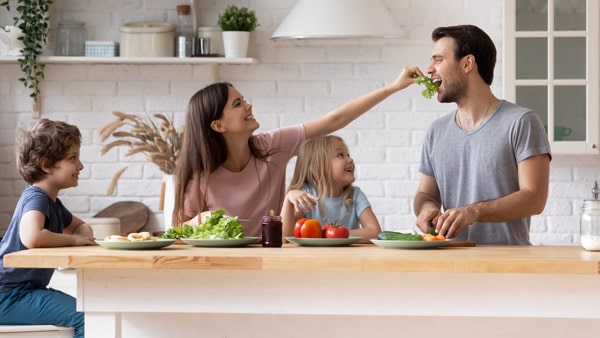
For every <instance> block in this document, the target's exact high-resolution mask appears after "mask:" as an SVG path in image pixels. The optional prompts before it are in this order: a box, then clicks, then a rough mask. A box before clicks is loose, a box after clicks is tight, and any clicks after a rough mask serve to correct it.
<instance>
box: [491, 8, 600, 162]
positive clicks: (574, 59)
mask: <svg viewBox="0 0 600 338" xmlns="http://www.w3.org/2000/svg"><path fill="white" fill-rule="evenodd" d="M504 11H505V12H504V56H503V60H504V94H505V97H506V99H507V100H510V101H513V102H516V103H517V104H519V105H521V106H525V107H529V108H532V109H534V110H535V111H536V112H537V113H538V114H539V115H540V117H541V119H542V121H543V122H544V125H545V126H546V128H547V131H548V137H549V139H550V142H551V146H552V151H553V153H555V154H600V149H599V145H600V143H599V137H600V135H599V129H600V118H599V115H600V113H599V111H598V109H599V103H598V102H599V83H598V81H599V74H598V73H599V66H598V64H599V62H600V59H599V52H598V45H599V32H598V27H599V26H598V19H599V2H598V1H597V0H504Z"/></svg>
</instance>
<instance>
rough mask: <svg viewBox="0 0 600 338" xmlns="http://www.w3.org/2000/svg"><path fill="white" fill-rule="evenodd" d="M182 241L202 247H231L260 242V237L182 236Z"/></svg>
mask: <svg viewBox="0 0 600 338" xmlns="http://www.w3.org/2000/svg"><path fill="white" fill-rule="evenodd" d="M181 240H182V241H184V242H185V243H187V244H189V245H193V246H201V247H216V248H219V247H231V246H246V245H248V244H252V243H256V242H258V237H244V238H240V239H194V238H182V239H181Z"/></svg>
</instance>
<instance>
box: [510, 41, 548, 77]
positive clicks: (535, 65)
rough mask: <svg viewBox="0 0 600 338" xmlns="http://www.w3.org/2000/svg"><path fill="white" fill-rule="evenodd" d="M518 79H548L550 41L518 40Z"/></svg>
mask: <svg viewBox="0 0 600 338" xmlns="http://www.w3.org/2000/svg"><path fill="white" fill-rule="evenodd" d="M516 40H517V41H516V48H517V74H516V76H517V79H546V78H547V74H548V40H547V39H546V38H517V39H516Z"/></svg>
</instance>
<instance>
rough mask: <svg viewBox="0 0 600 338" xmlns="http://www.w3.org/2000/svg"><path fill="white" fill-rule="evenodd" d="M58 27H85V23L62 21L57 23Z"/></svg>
mask: <svg viewBox="0 0 600 338" xmlns="http://www.w3.org/2000/svg"><path fill="white" fill-rule="evenodd" d="M58 26H59V27H62V26H82V27H83V26H85V23H84V22H83V21H77V20H62V21H59V22H58Z"/></svg>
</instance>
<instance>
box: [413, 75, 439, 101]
mask: <svg viewBox="0 0 600 338" xmlns="http://www.w3.org/2000/svg"><path fill="white" fill-rule="evenodd" d="M415 83H416V84H422V85H425V90H423V91H422V92H421V95H423V96H424V97H425V98H428V99H430V98H432V97H433V95H435V93H437V91H438V88H439V86H440V81H439V80H434V79H432V78H430V77H429V76H417V77H416V78H415Z"/></svg>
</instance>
